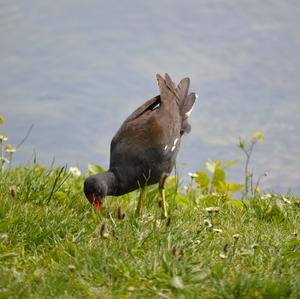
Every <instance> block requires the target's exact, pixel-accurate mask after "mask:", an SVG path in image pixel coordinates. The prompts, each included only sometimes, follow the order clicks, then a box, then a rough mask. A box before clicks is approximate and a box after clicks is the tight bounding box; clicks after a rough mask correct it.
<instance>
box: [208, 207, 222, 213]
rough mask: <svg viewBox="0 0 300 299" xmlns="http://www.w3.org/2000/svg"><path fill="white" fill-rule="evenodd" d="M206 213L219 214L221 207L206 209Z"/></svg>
mask: <svg viewBox="0 0 300 299" xmlns="http://www.w3.org/2000/svg"><path fill="white" fill-rule="evenodd" d="M205 211H206V212H208V213H218V212H219V211H220V208H219V207H208V208H205Z"/></svg>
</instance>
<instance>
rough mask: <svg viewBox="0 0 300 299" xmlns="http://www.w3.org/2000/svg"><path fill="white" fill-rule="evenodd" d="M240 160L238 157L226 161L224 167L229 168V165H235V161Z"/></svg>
mask: <svg viewBox="0 0 300 299" xmlns="http://www.w3.org/2000/svg"><path fill="white" fill-rule="evenodd" d="M239 161H240V160H239V159H236V160H233V161H229V162H226V163H225V164H224V165H223V167H224V168H227V167H230V166H232V165H234V164H235V163H237V162H239Z"/></svg>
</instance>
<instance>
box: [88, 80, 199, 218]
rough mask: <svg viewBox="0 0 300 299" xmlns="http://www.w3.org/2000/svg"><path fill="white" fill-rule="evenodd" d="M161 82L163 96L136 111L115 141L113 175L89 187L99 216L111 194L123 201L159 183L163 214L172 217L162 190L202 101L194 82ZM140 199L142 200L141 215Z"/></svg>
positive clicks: (110, 172)
mask: <svg viewBox="0 0 300 299" xmlns="http://www.w3.org/2000/svg"><path fill="white" fill-rule="evenodd" d="M156 78H157V81H158V86H159V91H160V95H158V96H156V97H154V98H152V99H150V100H148V101H146V102H145V103H144V104H143V105H141V106H140V107H139V108H138V109H136V110H135V111H134V112H133V113H132V114H131V115H130V116H129V117H128V118H127V119H126V120H125V121H124V122H123V124H122V126H121V127H120V129H119V130H118V132H117V133H116V135H115V136H114V138H113V139H112V141H111V145H110V166H109V170H107V171H105V172H103V173H100V174H96V175H93V176H90V177H88V178H87V179H86V180H85V182H84V193H85V195H86V197H87V198H88V200H89V202H90V203H91V204H93V205H95V206H96V209H97V210H98V211H99V210H100V209H101V207H102V203H103V200H104V198H105V196H106V195H115V196H119V195H122V194H125V193H128V192H130V191H133V190H135V189H138V188H143V187H144V186H146V185H152V184H156V183H159V182H160V184H159V186H160V187H159V190H160V197H161V207H162V214H163V216H165V217H166V216H167V211H166V206H165V198H164V197H165V196H164V190H163V185H164V181H165V179H166V176H167V175H168V174H170V172H171V171H172V168H173V166H174V163H175V159H176V156H177V153H178V150H179V146H180V141H181V137H182V135H183V134H184V133H189V132H190V130H191V126H190V124H189V123H188V121H187V119H188V117H189V115H190V113H191V112H192V109H193V105H194V102H195V99H196V98H197V96H196V94H195V93H188V92H189V85H190V79H189V78H184V79H182V80H181V81H180V83H179V84H178V86H176V85H175V84H174V82H173V81H172V80H171V78H170V76H169V75H168V74H166V75H165V78H163V77H162V76H160V75H159V74H157V75H156ZM141 200H142V196H140V199H139V202H138V207H137V213H139V210H140V208H141Z"/></svg>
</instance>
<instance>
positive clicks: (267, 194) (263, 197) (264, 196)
mask: <svg viewBox="0 0 300 299" xmlns="http://www.w3.org/2000/svg"><path fill="white" fill-rule="evenodd" d="M271 197H272V195H271V194H270V193H266V194H264V195H263V196H262V197H261V199H269V198H271Z"/></svg>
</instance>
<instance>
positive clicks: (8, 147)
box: [5, 144, 17, 154]
mask: <svg viewBox="0 0 300 299" xmlns="http://www.w3.org/2000/svg"><path fill="white" fill-rule="evenodd" d="M5 151H6V152H7V153H9V154H13V153H15V152H16V151H17V150H16V149H15V148H13V147H12V145H11V144H7V145H6V146H5Z"/></svg>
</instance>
